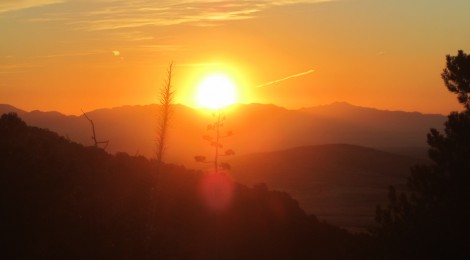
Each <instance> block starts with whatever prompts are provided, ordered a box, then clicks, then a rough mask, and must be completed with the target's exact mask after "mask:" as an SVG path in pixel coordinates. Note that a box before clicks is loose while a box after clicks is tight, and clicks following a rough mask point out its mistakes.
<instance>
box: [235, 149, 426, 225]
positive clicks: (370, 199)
mask: <svg viewBox="0 0 470 260" xmlns="http://www.w3.org/2000/svg"><path fill="white" fill-rule="evenodd" d="M420 162H422V160H419V159H415V158H411V157H406V156H402V155H395V154H391V153H388V152H382V151H378V150H375V149H370V148H365V147H360V146H354V145H345V144H334V145H318V146H305V147H298V148H293V149H289V150H282V151H276V152H268V153H255V154H250V155H244V156H238V157H235V158H234V159H233V160H232V161H231V165H232V171H233V176H234V177H235V178H236V180H238V181H240V182H241V183H245V184H247V185H253V184H256V183H267V184H268V185H269V187H272V188H274V189H277V190H283V191H286V192H288V193H290V194H292V195H293V196H294V197H295V198H296V199H298V200H299V203H300V205H301V207H302V208H304V209H305V210H307V212H315V214H316V215H317V216H318V217H319V218H321V219H326V220H328V221H329V222H331V223H334V224H337V225H340V226H343V227H346V228H349V229H354V230H357V229H362V230H364V228H365V227H367V226H370V225H372V224H374V215H375V206H376V205H377V204H379V203H381V204H383V203H384V202H386V201H387V196H386V194H387V191H388V187H389V186H390V185H396V186H398V187H402V186H403V184H405V183H406V176H408V175H409V169H410V167H411V166H413V165H415V164H417V163H420Z"/></svg>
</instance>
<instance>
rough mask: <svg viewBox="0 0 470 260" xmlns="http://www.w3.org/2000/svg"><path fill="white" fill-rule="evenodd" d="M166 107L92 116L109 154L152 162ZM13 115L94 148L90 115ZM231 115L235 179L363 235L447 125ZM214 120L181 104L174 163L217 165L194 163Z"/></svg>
mask: <svg viewBox="0 0 470 260" xmlns="http://www.w3.org/2000/svg"><path fill="white" fill-rule="evenodd" d="M158 108H159V107H158V106H157V105H146V106H123V107H117V108H112V109H98V110H94V111H89V112H87V115H88V116H89V117H90V118H91V119H92V120H93V121H94V123H95V127H96V133H97V137H98V139H99V140H109V141H110V143H109V146H108V148H107V151H109V152H112V153H115V152H127V153H129V154H131V155H137V154H139V155H145V156H148V157H152V156H153V154H154V151H155V148H154V147H155V140H156V128H157V121H158V116H157V115H158ZM6 112H16V113H17V114H18V115H19V116H20V117H21V118H23V120H24V121H25V122H26V123H28V124H30V125H33V126H38V127H41V128H48V129H50V130H52V131H54V132H57V133H59V134H60V135H63V136H66V137H68V138H69V139H71V140H73V141H76V142H79V143H82V144H85V145H92V144H93V141H92V139H91V126H90V124H89V122H88V121H87V120H86V118H85V117H84V116H66V115H63V114H60V113H58V112H40V111H32V112H25V111H23V110H20V109H17V108H15V107H12V106H9V105H0V114H3V113H6ZM225 115H226V118H227V119H226V122H225V125H224V131H232V132H233V133H234V134H233V136H231V137H230V138H226V139H224V142H223V144H224V146H225V147H226V148H231V149H233V150H235V152H236V154H237V155H236V156H235V157H233V158H230V163H231V164H232V175H233V176H234V178H235V179H236V180H238V181H240V182H242V183H245V184H248V185H251V184H256V183H266V184H268V186H269V187H270V188H273V189H279V190H285V191H287V192H289V193H290V194H292V195H293V196H294V197H295V198H296V199H298V200H299V203H300V204H301V206H302V208H304V209H306V210H307V211H308V212H311V213H315V214H316V215H317V216H319V217H320V218H322V219H326V220H328V221H329V222H331V223H335V224H337V225H340V226H343V227H347V228H349V229H361V230H363V228H364V227H365V226H368V225H371V224H372V223H373V216H374V208H375V206H376V205H377V204H378V203H382V204H384V203H385V202H386V197H387V189H388V186H389V185H398V186H403V185H404V184H405V176H407V175H408V174H409V168H410V166H412V165H414V164H416V163H423V162H426V161H425V157H426V150H427V148H426V134H427V133H428V132H429V129H430V128H438V129H439V128H441V127H442V125H443V122H444V121H445V120H446V117H445V116H443V115H427V114H420V113H416V112H400V111H383V110H377V109H372V108H363V107H358V106H353V105H350V104H347V103H333V104H331V105H326V106H318V107H312V108H306V109H299V110H288V109H285V108H281V107H277V106H274V105H263V104H249V105H235V106H232V107H230V108H228V109H226V111H225ZM212 121H213V118H212V116H211V113H210V112H208V111H204V110H197V109H193V108H190V107H186V106H183V105H175V106H174V113H173V118H172V121H171V129H170V136H169V144H168V150H167V151H168V153H167V155H166V160H167V161H169V162H174V163H177V164H184V165H186V166H188V167H191V168H198V169H204V167H209V165H204V164H197V163H196V162H195V161H194V159H193V158H194V156H195V155H205V156H208V157H209V158H210V156H211V155H212V154H213V149H212V147H211V146H210V145H209V144H208V143H207V142H206V141H204V140H203V138H202V136H203V135H205V134H207V131H206V129H207V125H208V124H210V123H211V122H212ZM366 147H371V148H366ZM372 148H373V149H372ZM385 151H386V152H385ZM396 153H398V154H400V155H397V154H396Z"/></svg>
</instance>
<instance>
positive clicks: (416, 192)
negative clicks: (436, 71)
mask: <svg viewBox="0 0 470 260" xmlns="http://www.w3.org/2000/svg"><path fill="white" fill-rule="evenodd" d="M468 60H469V56H467V55H466V54H464V53H463V51H459V52H458V55H457V56H454V57H452V56H447V67H446V69H445V70H444V73H443V74H442V76H443V78H444V82H445V84H446V86H447V87H448V88H449V90H450V91H452V92H456V93H457V94H458V98H459V101H460V102H461V103H462V104H463V105H464V107H465V110H464V111H463V112H452V113H451V114H450V115H449V116H448V119H447V121H446V122H445V129H444V133H440V132H439V131H438V130H436V129H431V131H430V133H429V134H428V135H427V140H428V144H429V146H430V149H429V158H430V159H431V160H432V164H431V165H418V166H415V167H413V168H412V169H411V175H410V176H409V177H408V185H407V187H408V191H407V192H406V193H405V192H402V193H401V194H400V195H397V192H396V190H395V188H393V187H390V191H389V205H388V207H387V208H386V209H382V208H381V207H380V206H378V207H377V210H376V220H377V222H378V223H379V224H380V227H379V228H378V229H377V230H376V231H377V235H378V238H379V241H380V242H381V245H382V246H383V248H382V249H383V250H384V254H385V256H386V257H387V258H391V259H457V256H458V257H459V258H461V259H464V258H465V257H464V258H462V257H463V256H466V258H468V257H470V254H469V251H468V248H469V247H470V242H468V241H469V240H468V239H467V235H468V232H469V231H470V230H469V228H468V226H469V225H468V219H470V203H469V201H468V199H469V198H470V189H469V185H470V109H469V101H468V93H469V92H470V88H468V82H469V81H468V79H470V63H469V62H468ZM465 84H467V85H466V86H465ZM454 90H456V91H454ZM457 90H458V91H457Z"/></svg>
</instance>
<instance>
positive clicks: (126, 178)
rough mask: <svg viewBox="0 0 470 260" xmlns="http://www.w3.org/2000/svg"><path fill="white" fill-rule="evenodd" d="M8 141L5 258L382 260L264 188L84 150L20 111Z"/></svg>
mask: <svg viewBox="0 0 470 260" xmlns="http://www.w3.org/2000/svg"><path fill="white" fill-rule="evenodd" d="M0 147H1V148H2V149H0V160H1V161H0V180H1V181H0V190H1V194H2V195H1V200H0V203H1V208H2V211H1V215H2V223H1V224H0V225H1V226H2V227H1V230H2V237H3V239H2V240H3V241H2V244H3V245H4V248H6V249H7V250H6V251H4V252H3V253H2V255H4V256H6V258H29V259H50V258H53V259H70V258H76V259H96V258H99V259H109V258H119V259H313V258H315V259H365V258H367V257H366V255H367V256H368V257H370V258H373V254H372V253H371V252H368V251H369V250H368V249H367V248H368V247H367V246H366V244H365V241H366V237H363V236H357V235H356V236H353V235H351V234H349V233H347V232H346V231H344V230H341V229H339V228H336V227H334V226H331V225H328V224H324V223H321V222H318V221H317V219H316V218H315V217H314V216H311V215H307V214H306V213H305V212H304V211H303V210H302V209H301V208H299V206H298V204H297V202H296V201H295V200H293V199H292V198H291V197H290V196H289V195H288V194H286V193H283V192H277V191H269V190H268V189H267V188H266V186H263V185H258V186H255V187H254V188H248V187H246V186H244V185H240V184H237V183H235V182H233V181H231V180H230V178H229V177H228V176H227V175H204V174H201V173H199V172H194V171H189V170H186V169H184V168H181V167H177V166H173V165H163V166H162V168H161V170H160V174H158V175H156V174H155V172H156V165H155V163H154V162H152V161H149V160H147V159H145V158H144V157H133V156H129V155H127V154H124V153H119V154H117V155H115V156H112V155H109V154H107V153H105V152H104V151H102V150H100V149H96V148H94V147H83V146H82V145H79V144H76V143H73V142H70V141H69V140H67V139H65V138H62V137H59V136H58V135H57V134H55V133H53V132H50V131H47V130H43V129H39V128H35V127H28V126H27V125H26V124H25V123H24V122H23V121H22V120H21V119H19V118H18V117H17V116H16V115H14V114H9V115H3V116H2V117H1V119H0ZM214 194H216V196H214ZM152 205H153V206H152ZM152 209H153V210H152ZM366 252H367V253H366Z"/></svg>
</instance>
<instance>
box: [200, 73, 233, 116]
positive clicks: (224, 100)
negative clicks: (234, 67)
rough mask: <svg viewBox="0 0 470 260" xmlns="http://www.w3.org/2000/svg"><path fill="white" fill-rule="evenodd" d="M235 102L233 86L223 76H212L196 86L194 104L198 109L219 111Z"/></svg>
mask: <svg viewBox="0 0 470 260" xmlns="http://www.w3.org/2000/svg"><path fill="white" fill-rule="evenodd" d="M236 101H237V94H236V91H235V84H234V83H233V81H232V80H231V79H230V78H229V77H228V76H227V75H225V74H212V75H209V76H207V77H206V78H204V79H203V80H202V81H201V83H200V84H199V86H198V89H197V94H196V103H197V105H198V106H200V107H205V108H210V109H219V108H223V107H225V106H228V105H231V104H233V103H235V102H236Z"/></svg>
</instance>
